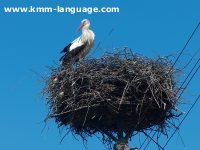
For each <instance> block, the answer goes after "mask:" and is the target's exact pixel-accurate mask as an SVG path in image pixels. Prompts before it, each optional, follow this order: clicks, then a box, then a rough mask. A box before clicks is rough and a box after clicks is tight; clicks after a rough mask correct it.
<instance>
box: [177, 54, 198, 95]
mask: <svg viewBox="0 0 200 150" xmlns="http://www.w3.org/2000/svg"><path fill="white" fill-rule="evenodd" d="M199 61H200V58H199V59H198V60H197V62H196V63H195V64H194V66H193V67H192V69H191V71H190V72H189V73H188V75H187V76H186V78H185V80H184V81H183V83H182V84H181V86H180V88H179V89H178V91H177V93H178V92H179V91H180V90H181V88H182V87H183V85H184V84H185V83H186V81H187V79H188V78H189V76H190V75H191V74H192V72H193V71H194V69H195V68H196V66H197V65H198V63H199ZM177 93H176V94H177Z"/></svg>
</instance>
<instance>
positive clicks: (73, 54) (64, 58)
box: [60, 44, 87, 62]
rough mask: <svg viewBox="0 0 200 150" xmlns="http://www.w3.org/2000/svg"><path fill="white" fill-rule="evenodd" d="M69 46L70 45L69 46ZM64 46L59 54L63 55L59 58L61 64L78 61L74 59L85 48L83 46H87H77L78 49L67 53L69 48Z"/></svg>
mask: <svg viewBox="0 0 200 150" xmlns="http://www.w3.org/2000/svg"><path fill="white" fill-rule="evenodd" d="M69 45H70V44H69ZM69 45H68V46H66V47H65V48H64V49H63V50H62V51H61V52H62V53H65V54H64V55H63V56H62V57H61V58H60V61H63V62H70V61H71V60H73V59H74V60H73V61H75V62H76V61H78V58H76V56H77V55H78V54H79V53H80V52H82V50H83V49H84V48H85V46H86V45H87V44H84V45H81V46H79V47H76V48H75V49H73V50H71V51H69V48H70V46H71V45H70V46H69Z"/></svg>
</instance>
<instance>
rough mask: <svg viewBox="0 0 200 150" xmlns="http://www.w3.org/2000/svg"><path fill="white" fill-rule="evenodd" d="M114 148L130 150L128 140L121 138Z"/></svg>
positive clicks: (116, 149) (115, 149)
mask: <svg viewBox="0 0 200 150" xmlns="http://www.w3.org/2000/svg"><path fill="white" fill-rule="evenodd" d="M113 149H114V150H130V148H129V146H128V142H127V141H126V140H124V139H119V140H118V141H117V142H116V143H115V144H114V148H113Z"/></svg>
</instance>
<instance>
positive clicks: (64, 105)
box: [45, 49, 177, 140]
mask: <svg viewBox="0 0 200 150" xmlns="http://www.w3.org/2000/svg"><path fill="white" fill-rule="evenodd" d="M51 71H52V72H51V75H50V77H49V78H48V79H47V80H46V88H45V93H46V95H47V102H48V105H49V107H50V113H49V115H48V116H47V119H49V118H55V120H56V122H57V123H58V125H59V126H66V127H68V128H69V129H70V131H72V132H73V133H75V134H78V135H81V136H82V135H88V136H90V135H93V134H95V133H96V132H100V133H102V134H106V135H107V136H109V138H111V140H114V139H115V138H114V136H113V135H118V137H119V134H120V133H123V134H126V135H129V136H128V138H130V137H131V136H132V133H133V131H138V132H139V131H143V130H146V129H149V128H151V127H153V126H158V127H159V128H161V129H163V128H165V126H166V125H167V120H168V119H171V118H173V117H174V116H175V114H174V111H173V110H174V106H175V105H176V103H177V98H176V85H175V81H174V72H175V70H174V69H173V68H172V64H171V63H170V61H169V60H168V59H167V58H157V59H149V58H146V57H142V56H138V55H135V54H132V52H131V51H130V50H128V51H127V49H126V50H122V51H119V52H115V53H110V54H109V53H106V54H105V55H104V56H103V57H102V58H98V59H97V58H92V59H84V60H82V61H80V62H78V63H77V64H75V65H74V66H73V67H69V66H61V67H58V68H51ZM123 134H121V135H123Z"/></svg>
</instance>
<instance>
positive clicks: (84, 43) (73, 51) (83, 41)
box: [60, 19, 95, 65]
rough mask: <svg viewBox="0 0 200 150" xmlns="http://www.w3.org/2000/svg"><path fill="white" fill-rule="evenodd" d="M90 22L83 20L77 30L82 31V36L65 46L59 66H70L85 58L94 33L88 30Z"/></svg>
mask: <svg viewBox="0 0 200 150" xmlns="http://www.w3.org/2000/svg"><path fill="white" fill-rule="evenodd" d="M89 27H90V21H89V20H88V19H83V20H82V21H81V24H80V26H79V28H78V31H79V30H80V29H82V35H81V36H80V37H78V38H77V39H75V40H74V41H73V42H71V43H70V44H69V45H67V46H66V47H65V48H64V49H63V50H62V51H61V53H65V54H64V55H63V56H62V57H61V58H60V61H61V64H62V65H63V64H72V63H74V62H77V61H79V59H81V58H83V57H85V56H86V54H87V53H88V52H89V51H90V49H91V48H92V46H93V43H94V37H95V35H94V32H93V31H92V30H90V29H89Z"/></svg>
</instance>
